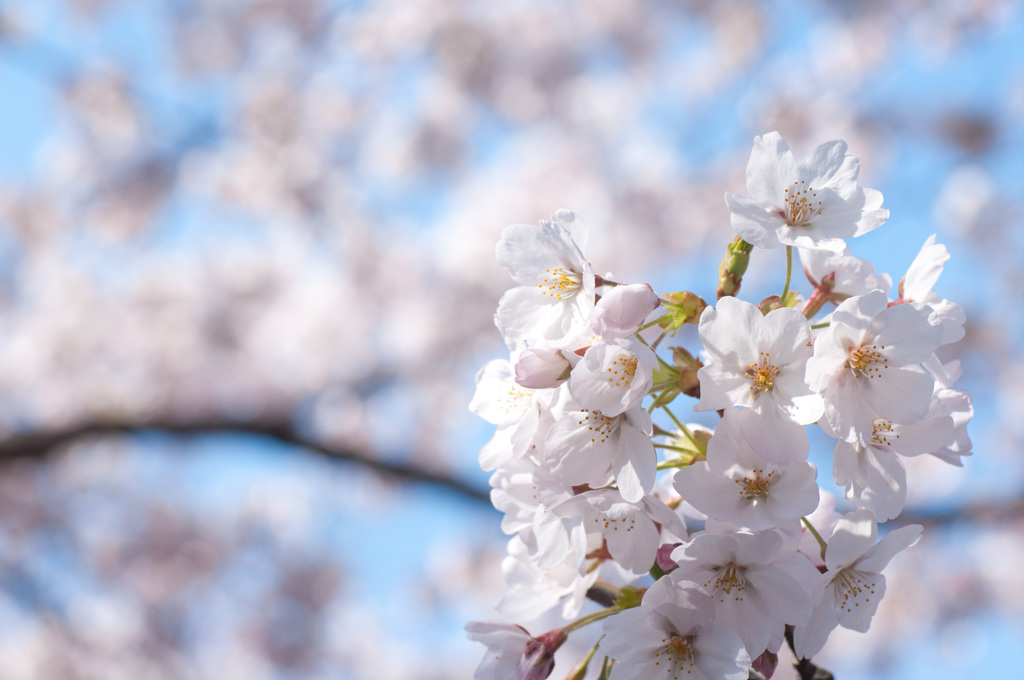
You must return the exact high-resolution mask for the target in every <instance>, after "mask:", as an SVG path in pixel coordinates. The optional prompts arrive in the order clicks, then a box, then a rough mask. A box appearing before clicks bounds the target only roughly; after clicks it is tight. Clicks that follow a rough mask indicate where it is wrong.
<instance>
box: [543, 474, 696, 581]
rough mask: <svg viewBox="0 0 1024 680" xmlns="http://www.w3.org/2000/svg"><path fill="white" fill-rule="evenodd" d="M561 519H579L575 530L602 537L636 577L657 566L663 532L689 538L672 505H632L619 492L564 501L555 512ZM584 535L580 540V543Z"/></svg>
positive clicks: (653, 501)
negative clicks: (655, 564) (670, 506)
mask: <svg viewBox="0 0 1024 680" xmlns="http://www.w3.org/2000/svg"><path fill="white" fill-rule="evenodd" d="M552 512H553V513H554V514H556V515H558V516H560V517H563V518H566V519H570V520H575V519H577V518H579V519H580V520H582V521H580V522H576V523H575V524H574V526H573V529H572V531H573V532H574V533H576V534H577V535H580V534H598V535H600V536H601V538H602V539H603V540H604V542H605V544H606V545H607V548H608V552H609V553H610V554H611V556H612V558H613V559H614V560H615V561H616V562H617V563H618V564H620V565H621V566H623V567H625V568H626V569H627V570H629V571H631V572H633V573H635V574H645V573H647V572H648V571H650V569H651V566H652V565H653V564H654V560H655V553H657V550H658V547H659V545H660V544H661V530H660V529H659V526H660V527H661V528H663V529H665V530H667V531H668V533H669V534H671V535H672V536H674V537H675V538H676V539H679V540H682V539H685V538H686V527H685V526H684V525H683V522H682V520H680V519H679V517H678V516H677V515H676V514H675V513H673V512H672V511H671V510H670V509H669V508H668V506H666V505H665V504H664V503H663V502H661V501H660V500H658V499H657V498H655V497H653V496H649V495H648V496H644V497H643V498H642V499H641V500H640V501H639V502H636V503H629V502H627V501H625V500H623V498H622V494H620V493H619V492H618V491H617V490H615V489H598V490H595V491H586V492H584V493H581V494H579V495H577V496H573V497H572V498H569V499H567V500H564V501H562V502H561V503H559V504H558V505H557V506H556V507H554V508H553V509H552ZM581 539H582V536H579V537H578V538H577V539H576V542H577V543H578V542H580V540H581Z"/></svg>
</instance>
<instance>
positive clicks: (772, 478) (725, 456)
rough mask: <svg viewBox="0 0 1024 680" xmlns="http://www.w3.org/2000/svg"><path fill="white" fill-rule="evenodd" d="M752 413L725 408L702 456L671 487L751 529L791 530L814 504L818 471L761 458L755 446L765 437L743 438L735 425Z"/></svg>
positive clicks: (712, 513) (696, 504) (714, 513)
mask: <svg viewBox="0 0 1024 680" xmlns="http://www.w3.org/2000/svg"><path fill="white" fill-rule="evenodd" d="M753 417H754V416H753V415H752V414H748V413H746V412H744V411H737V410H732V411H726V415H725V418H723V419H722V421H721V422H720V423H719V425H718V428H717V429H716V430H715V436H713V437H712V438H711V441H710V442H708V452H707V461H706V462H705V461H700V462H696V463H693V464H692V465H689V466H687V467H685V468H683V469H681V470H679V471H678V472H677V473H676V477H675V488H676V490H677V491H678V492H679V494H680V495H681V496H682V497H683V499H684V500H686V501H687V502H689V503H690V504H691V505H692V506H693V507H695V508H697V509H698V510H700V511H701V512H703V513H706V514H707V515H708V516H709V517H713V518H715V519H718V520H723V521H728V522H732V523H733V524H735V525H737V526H740V527H746V528H748V529H753V530H759V529H768V528H771V527H786V528H790V529H791V530H794V531H795V530H796V529H797V527H798V522H799V519H800V517H802V516H804V515H806V514H808V513H809V512H812V511H813V510H814V508H815V507H816V506H817V503H818V485H817V484H815V483H814V480H815V477H816V476H817V474H818V473H817V470H816V469H815V468H814V466H813V465H811V464H810V463H808V462H796V463H790V464H788V465H775V464H773V463H770V462H768V461H767V460H765V459H764V457H763V456H761V455H760V454H759V453H758V451H757V448H755V447H758V446H760V445H762V443H763V442H764V439H765V438H764V437H760V438H757V439H753V440H748V439H747V438H746V437H744V436H743V433H742V428H741V426H740V424H739V423H740V422H741V421H742V420H744V419H749V418H753Z"/></svg>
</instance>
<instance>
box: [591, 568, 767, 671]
mask: <svg viewBox="0 0 1024 680" xmlns="http://www.w3.org/2000/svg"><path fill="white" fill-rule="evenodd" d="M604 633H605V637H604V638H603V639H602V641H601V651H603V652H604V653H605V654H607V655H608V656H610V657H612V658H613V659H615V665H614V666H613V667H612V673H611V680H650V679H651V678H667V679H669V680H676V679H677V678H678V679H680V680H682V678H686V679H687V680H746V678H747V676H748V671H747V669H748V668H749V667H750V655H749V654H747V652H746V650H745V649H744V648H743V643H742V642H741V641H740V639H739V638H738V637H737V636H736V634H735V633H733V632H732V631H731V630H729V628H728V627H726V626H722V625H718V624H716V623H714V605H713V604H712V602H711V599H710V598H709V597H708V596H707V595H705V594H704V593H702V592H699V591H698V590H695V589H682V588H677V587H675V586H674V585H673V584H672V583H671V582H670V581H669V579H667V578H663V579H660V580H658V581H657V582H655V584H654V585H653V586H651V587H650V588H649V589H648V590H647V592H646V593H645V594H644V599H643V602H642V603H641V604H640V606H639V607H636V608H634V609H627V610H625V611H623V612H620V613H618V614H616V615H614V616H612V617H610V618H608V619H605V621H604Z"/></svg>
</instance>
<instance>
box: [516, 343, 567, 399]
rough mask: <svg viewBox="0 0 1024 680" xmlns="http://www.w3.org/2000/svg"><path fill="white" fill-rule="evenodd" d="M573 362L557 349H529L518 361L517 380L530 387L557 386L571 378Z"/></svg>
mask: <svg viewBox="0 0 1024 680" xmlns="http://www.w3.org/2000/svg"><path fill="white" fill-rule="evenodd" d="M571 371H572V364H570V363H569V360H568V359H566V358H565V355H564V354H562V352H560V351H559V350H557V349H528V350H524V351H523V353H522V354H520V355H519V361H518V362H517V363H516V382H517V383H519V384H520V385H522V386H523V387H529V388H530V389H535V390H536V389H544V388H547V387H557V386H558V385H559V384H561V383H563V382H565V381H566V380H568V379H569V373H570V372H571Z"/></svg>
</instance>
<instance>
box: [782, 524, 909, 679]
mask: <svg viewBox="0 0 1024 680" xmlns="http://www.w3.org/2000/svg"><path fill="white" fill-rule="evenodd" d="M920 536H921V525H919V524H911V525H909V526H905V527H901V528H899V529H896V530H895V531H892V532H891V533H889V534H886V536H885V537H884V538H882V540H881V541H878V542H877V543H875V540H876V539H877V537H878V524H877V522H876V521H875V518H874V517H873V516H872V515H871V513H870V512H869V511H868V510H863V509H862V510H855V511H853V512H851V513H849V514H847V515H844V516H843V518H842V519H840V520H839V521H838V522H837V523H836V528H835V531H834V532H833V533H832V537H831V538H829V539H828V548H827V549H826V550H825V567H826V569H827V571H826V572H825V573H824V574H822V575H821V576H820V577H818V580H817V581H816V582H815V584H814V587H813V589H812V591H811V601H812V603H813V611H812V613H811V618H810V619H809V620H808V622H807V624H806V625H803V626H797V628H796V632H795V635H794V642H795V643H796V653H797V656H799V657H803V658H805V659H809V658H811V657H812V656H813V655H815V654H817V653H818V652H819V651H821V648H822V647H824V646H825V641H826V640H827V639H828V635H829V633H831V632H832V631H833V630H834V629H835V627H836V626H842V627H843V628H849V629H850V630H856V631H859V632H861V633H863V632H865V631H866V630H867V629H868V627H869V626H870V625H871V618H872V617H873V616H874V615H875V611H877V609H878V603H879V602H880V601H881V599H882V595H884V594H885V576H883V575H882V573H881V572H882V570H883V569H885V567H886V565H888V564H889V561H890V560H892V558H893V557H894V556H895V555H896V554H897V553H899V552H901V551H902V550H905V549H907V548H909V547H910V546H912V545H914V544H915V543H917V540H918V539H919V538H920Z"/></svg>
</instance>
